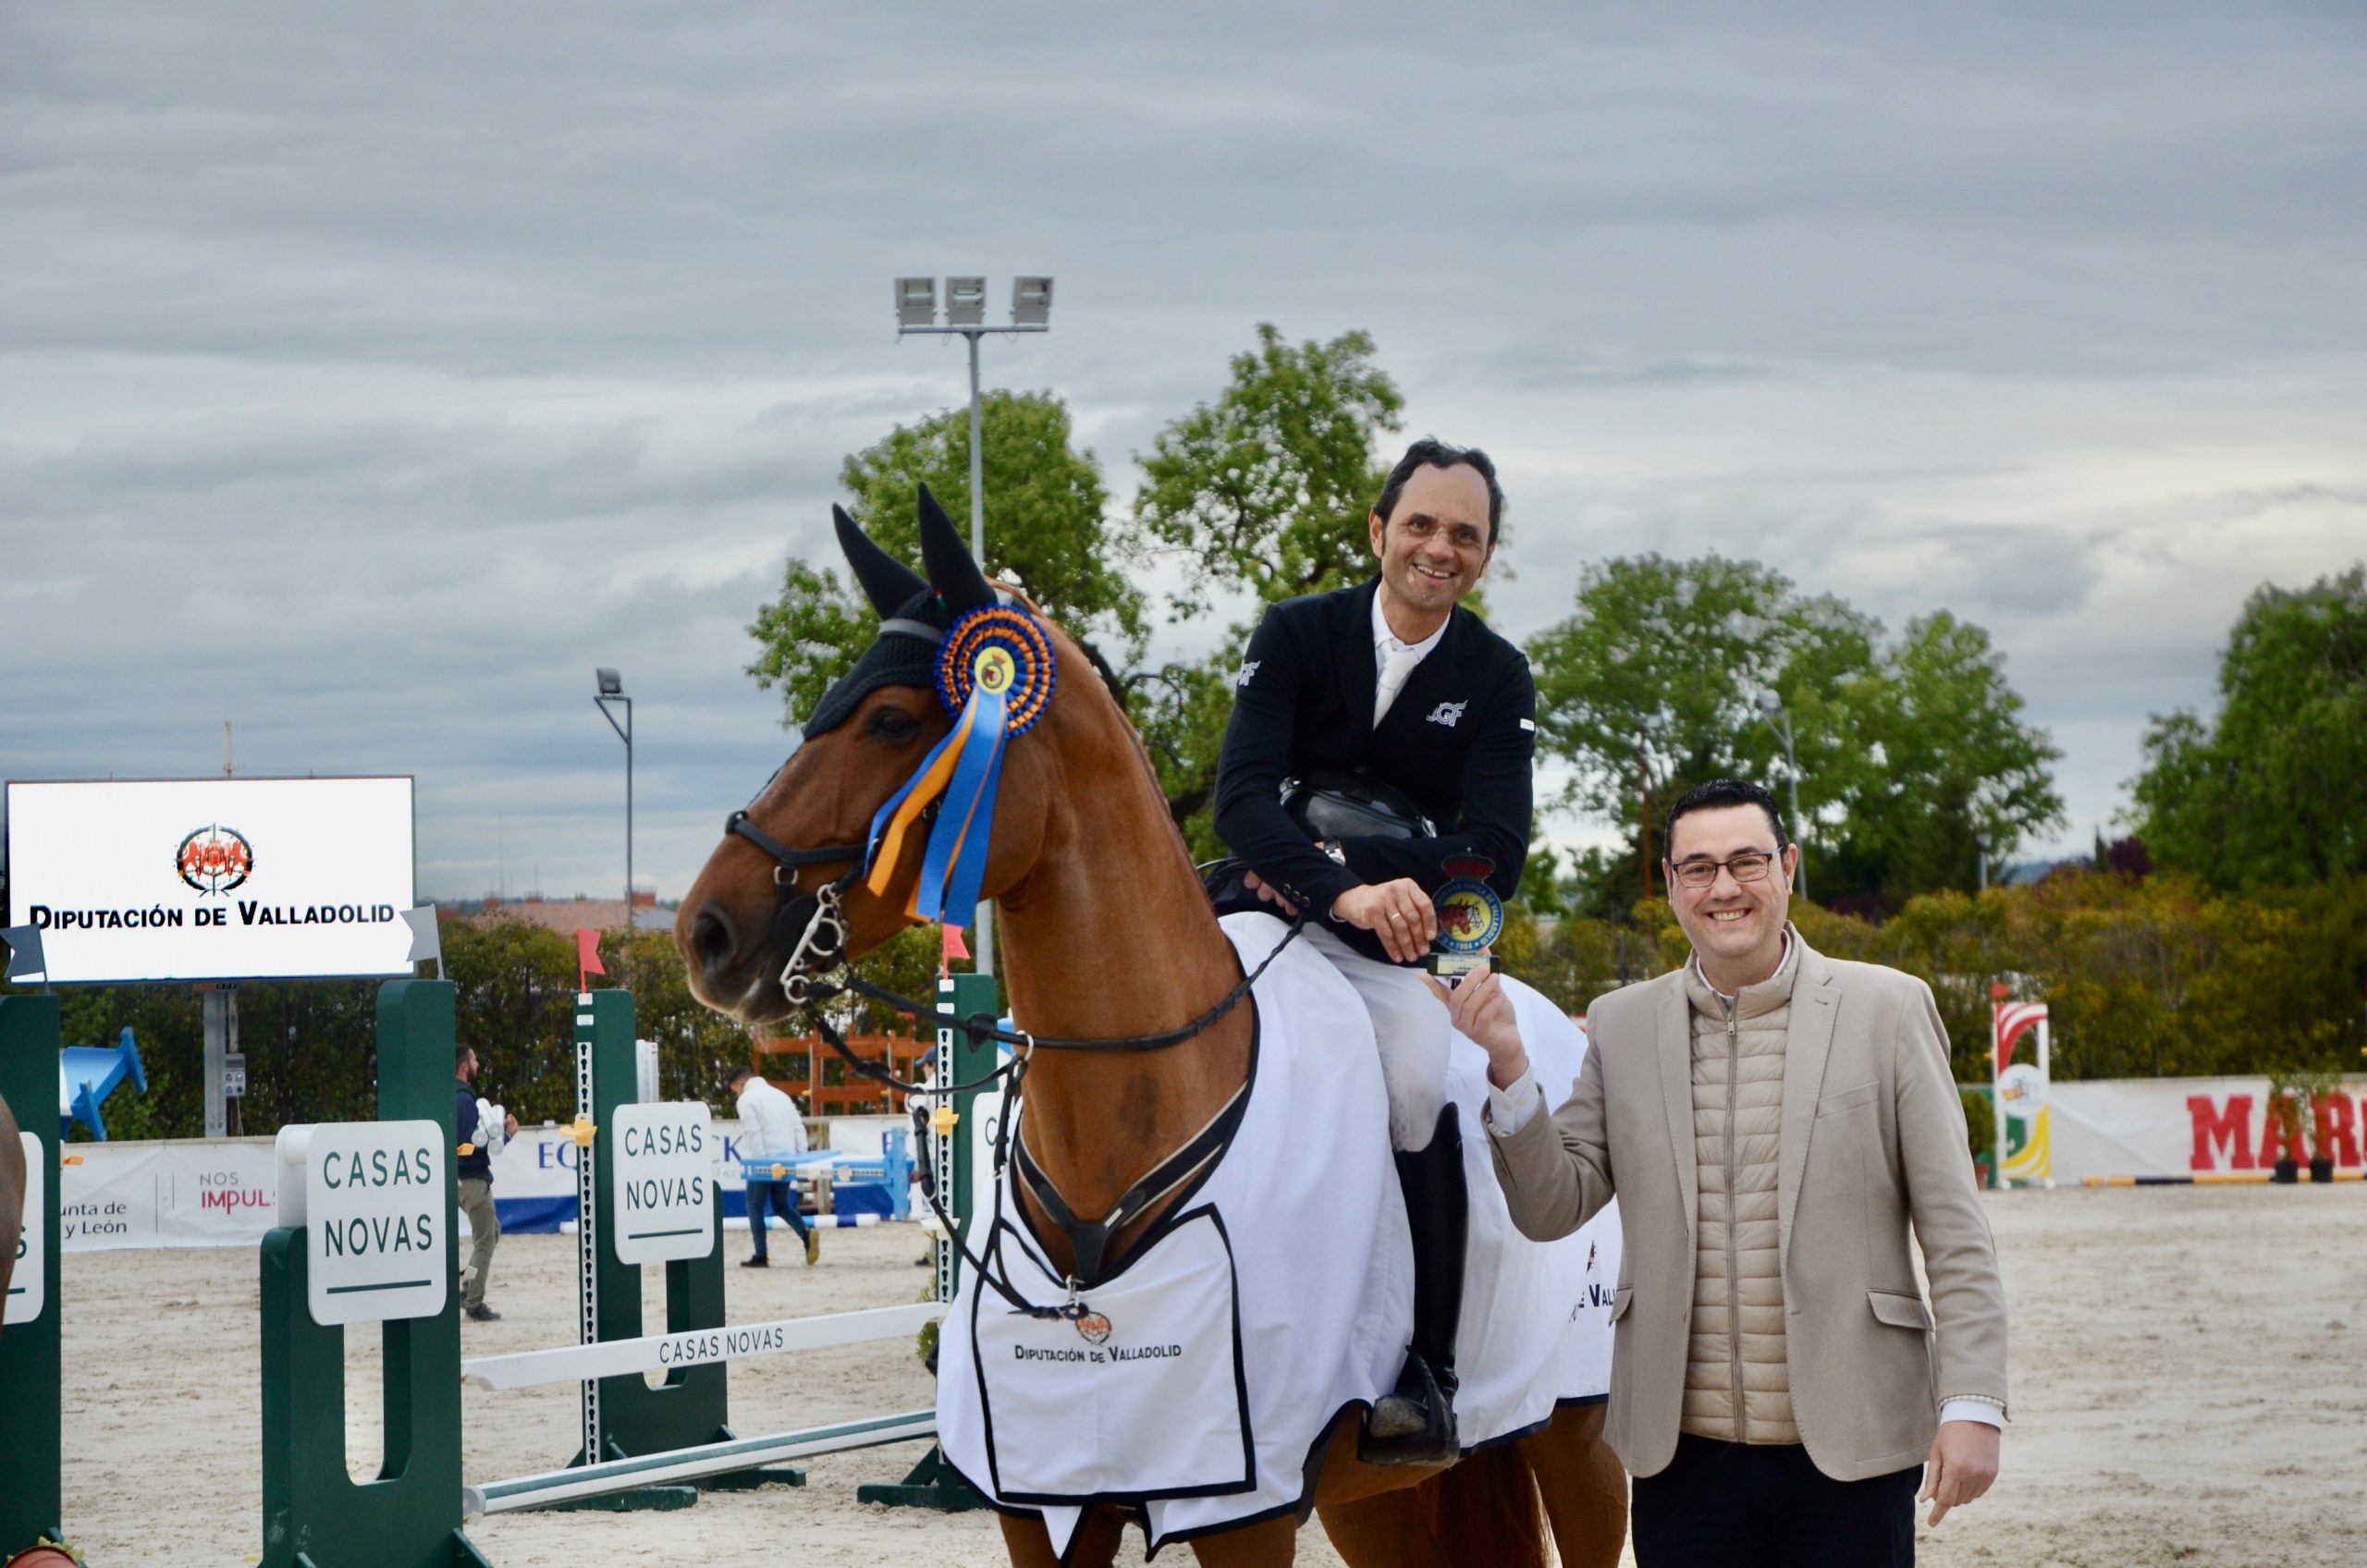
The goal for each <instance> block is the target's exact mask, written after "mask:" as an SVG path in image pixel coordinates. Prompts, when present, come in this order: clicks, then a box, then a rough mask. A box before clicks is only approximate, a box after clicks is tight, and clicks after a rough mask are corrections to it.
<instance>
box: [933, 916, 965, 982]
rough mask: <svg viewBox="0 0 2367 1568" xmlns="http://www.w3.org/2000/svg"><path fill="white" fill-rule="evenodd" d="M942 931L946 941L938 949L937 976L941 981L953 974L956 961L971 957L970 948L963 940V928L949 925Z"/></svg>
mask: <svg viewBox="0 0 2367 1568" xmlns="http://www.w3.org/2000/svg"><path fill="white" fill-rule="evenodd" d="M942 929H943V931H944V932H945V939H944V942H943V943H942V944H941V945H940V946H939V948H938V960H937V975H938V979H940V980H942V979H943V978H945V976H947V975H949V974H952V973H953V961H954V960H955V959H957V958H968V957H969V956H970V949H969V948H968V947H967V946H966V945H964V944H963V940H962V927H960V926H959V925H948V926H944V927H942Z"/></svg>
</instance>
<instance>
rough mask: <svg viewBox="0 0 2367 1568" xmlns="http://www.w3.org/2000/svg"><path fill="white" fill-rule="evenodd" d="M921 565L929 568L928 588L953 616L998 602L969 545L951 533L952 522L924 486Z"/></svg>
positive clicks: (922, 491) (922, 490)
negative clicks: (973, 558)
mask: <svg viewBox="0 0 2367 1568" xmlns="http://www.w3.org/2000/svg"><path fill="white" fill-rule="evenodd" d="M921 564H922V565H923V566H926V567H927V568H928V582H929V586H930V587H932V588H934V589H936V590H937V593H938V597H939V598H941V599H943V600H944V601H945V607H946V609H947V610H949V611H950V612H951V613H952V614H954V615H957V616H961V615H967V614H968V613H969V612H970V611H972V610H975V609H983V608H985V607H986V606H988V605H992V604H999V603H1000V602H1001V601H1000V600H999V599H997V598H996V597H995V591H994V588H993V586H992V585H991V584H990V583H988V582H987V574H986V573H985V572H982V571H980V570H978V563H977V562H976V561H975V560H972V559H971V558H970V546H968V545H964V544H963V543H962V535H961V534H959V533H955V532H954V529H953V520H952V519H951V518H949V517H947V516H946V515H945V508H943V507H940V506H938V504H937V497H936V496H932V495H930V494H929V488H928V486H927V485H926V484H924V485H922V486H921Z"/></svg>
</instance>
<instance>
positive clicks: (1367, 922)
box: [1331, 876, 1439, 963]
mask: <svg viewBox="0 0 2367 1568" xmlns="http://www.w3.org/2000/svg"><path fill="white" fill-rule="evenodd" d="M1331 918H1332V919H1334V920H1338V921H1342V922H1344V923H1345V924H1347V925H1354V926H1357V927H1359V928H1361V929H1363V930H1366V931H1369V932H1371V933H1372V934H1373V935H1374V936H1376V937H1380V945H1381V947H1382V949H1384V950H1386V951H1387V952H1388V954H1389V956H1390V958H1391V959H1392V960H1394V961H1395V962H1399V963H1411V962H1414V961H1415V960H1416V959H1417V958H1420V957H1421V956H1422V955H1423V954H1424V953H1426V952H1429V950H1430V943H1431V941H1432V940H1433V939H1434V938H1436V937H1437V936H1438V934H1439V912H1438V911H1437V910H1435V909H1433V908H1431V907H1430V896H1429V894H1428V893H1425V892H1424V891H1422V885H1421V884H1420V883H1419V882H1417V881H1415V880H1414V879H1413V878H1412V877H1410V876H1401V877H1399V878H1398V879H1397V880H1396V881H1394V882H1378V883H1372V884H1369V885H1367V886H1365V887H1362V888H1349V889H1348V890H1347V891H1346V892H1344V893H1343V894H1341V895H1340V896H1339V897H1338V898H1336V899H1334V900H1331Z"/></svg>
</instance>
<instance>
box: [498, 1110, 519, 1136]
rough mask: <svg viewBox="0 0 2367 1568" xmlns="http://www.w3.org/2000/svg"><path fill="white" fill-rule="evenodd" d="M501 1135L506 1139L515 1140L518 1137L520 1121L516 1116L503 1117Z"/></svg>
mask: <svg viewBox="0 0 2367 1568" xmlns="http://www.w3.org/2000/svg"><path fill="white" fill-rule="evenodd" d="M501 1135H502V1136H503V1137H505V1138H514V1137H516V1136H517V1135H518V1119H517V1118H516V1117H515V1116H509V1115H504V1116H503V1117H502V1119H501Z"/></svg>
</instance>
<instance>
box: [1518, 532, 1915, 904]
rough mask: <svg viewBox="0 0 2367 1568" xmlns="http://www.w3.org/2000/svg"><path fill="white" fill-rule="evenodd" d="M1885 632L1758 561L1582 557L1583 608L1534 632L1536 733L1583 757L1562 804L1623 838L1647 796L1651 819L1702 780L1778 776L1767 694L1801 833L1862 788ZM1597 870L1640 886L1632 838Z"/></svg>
mask: <svg viewBox="0 0 2367 1568" xmlns="http://www.w3.org/2000/svg"><path fill="white" fill-rule="evenodd" d="M1880 631H1881V628H1880V627H1879V625H1878V624H1877V623H1875V622H1873V621H1872V620H1870V619H1867V618H1866V617H1863V616H1860V615H1858V613H1857V612H1856V611H1854V610H1852V609H1850V608H1849V607H1848V606H1846V605H1845V604H1843V603H1841V602H1840V601H1839V600H1835V599H1829V598H1819V599H1802V598H1801V597H1799V596H1798V595H1797V594H1796V593H1795V592H1794V591H1793V587H1792V583H1791V582H1790V580H1789V579H1787V578H1785V577H1784V575H1783V574H1782V573H1780V572H1776V571H1773V570H1770V569H1768V568H1766V567H1763V566H1761V565H1760V564H1759V563H1758V562H1756V561H1730V560H1727V559H1726V558H1724V557H1721V556H1717V555H1711V556H1705V557H1700V558H1699V559H1697V560H1670V559H1668V558H1667V557H1662V556H1659V555H1646V556H1634V557H1620V558H1615V559H1612V560H1606V561H1600V562H1597V563H1595V564H1593V565H1591V566H1588V568H1587V569H1586V570H1585V572H1584V573H1583V574H1582V575H1581V577H1580V579H1579V582H1578V589H1577V602H1576V612H1575V613H1574V614H1572V615H1571V616H1570V617H1569V618H1568V619H1564V620H1563V621H1561V622H1559V623H1558V624H1556V625H1553V626H1551V627H1548V628H1547V629H1546V630H1545V631H1541V632H1539V633H1538V634H1537V635H1536V636H1535V637H1532V638H1530V639H1529V642H1528V657H1529V664H1530V667H1531V668H1533V669H1534V670H1535V671H1536V673H1537V686H1538V704H1537V705H1538V714H1539V722H1538V741H1539V745H1540V746H1541V747H1542V748H1543V749H1544V750H1546V751H1547V752H1549V753H1552V754H1555V755H1558V756H1560V757H1562V758H1563V759H1564V760H1565V761H1567V762H1569V763H1571V764H1572V765H1573V766H1574V767H1575V768H1576V778H1574V780H1573V782H1572V784H1571V786H1570V787H1569V790H1568V791H1567V793H1566V794H1565V796H1564V800H1563V802H1562V803H1563V804H1565V805H1568V806H1573V807H1576V808H1577V809H1580V810H1583V811H1586V812H1589V813H1591V814H1593V815H1599V816H1602V817H1607V818H1609V819H1610V820H1611V821H1613V822H1614V823H1618V824H1620V825H1622V826H1623V827H1625V828H1626V829H1627V830H1628V831H1629V832H1630V834H1631V836H1632V835H1633V834H1634V833H1635V830H1636V824H1637V817H1638V815H1639V810H1640V809H1641V808H1642V807H1643V806H1644V804H1645V803H1646V802H1649V804H1650V814H1651V815H1652V816H1653V817H1654V818H1658V817H1659V816H1661V815H1664V814H1665V813H1666V811H1667V809H1668V806H1669V804H1670V803H1671V802H1673V801H1674V799H1675V798H1676V796H1677V795H1679V794H1680V793H1682V792H1683V791H1684V790H1686V788H1687V787H1689V786H1691V785H1694V784H1698V783H1700V782H1702V781H1703V780H1705V779H1710V778H1720V777H1724V776H1742V777H1748V778H1764V779H1770V780H1772V779H1774V778H1777V777H1778V775H1777V773H1776V768H1775V766H1774V764H1773V762H1772V759H1773V756H1774V753H1775V749H1776V742H1775V741H1774V738H1773V736H1772V732H1771V731H1769V730H1768V729H1767V727H1766V726H1765V725H1764V724H1763V723H1762V722H1761V720H1760V709H1759V705H1758V699H1759V696H1760V693H1761V692H1780V693H1781V694H1782V695H1783V698H1784V703H1785V705H1786V707H1787V708H1788V709H1789V711H1790V717H1791V721H1792V725H1793V729H1794V735H1795V740H1796V741H1797V746H1798V749H1799V752H1800V753H1801V756H1800V761H1801V769H1802V773H1803V774H1804V776H1805V777H1804V778H1803V780H1802V789H1801V790H1800V810H1801V813H1802V815H1804V816H1806V817H1808V818H1809V823H1807V824H1803V825H1800V826H1799V827H1796V828H1795V831H1796V832H1799V831H1804V830H1805V829H1806V828H1808V827H1812V826H1813V824H1814V823H1815V822H1816V821H1817V820H1818V819H1819V817H1820V816H1821V815H1822V814H1823V813H1824V812H1825V810H1826V809H1827V808H1828V807H1830V806H1832V805H1834V804H1835V803H1836V802H1846V800H1847V798H1848V797H1849V795H1850V793H1851V792H1852V791H1853V790H1858V789H1861V788H1863V787H1864V782H1865V778H1866V776H1867V774H1868V772H1869V771H1870V767H1869V764H1868V762H1867V760H1866V751H1867V748H1866V745H1865V742H1864V739H1863V737H1864V733H1865V730H1866V729H1867V726H1868V722H1869V720H1868V718H1867V717H1866V710H1868V709H1869V708H1870V706H1871V700H1870V692H1871V690H1872V689H1873V688H1874V687H1875V686H1877V685H1878V684H1879V681H1878V675H1877V671H1876V669H1875V666H1874V656H1873V643H1874V639H1875V637H1876V636H1877V635H1878V634H1879V632H1880ZM1634 842H1635V840H1634V839H1633V837H1631V845H1633V843H1634ZM1658 849H1659V846H1655V850H1656V852H1657V850H1658ZM1603 869H1604V870H1605V871H1607V872H1609V873H1610V876H1611V880H1612V882H1613V885H1614V886H1624V887H1625V888H1638V887H1639V882H1638V879H1637V876H1636V864H1635V858H1634V851H1633V849H1632V848H1631V852H1630V854H1629V855H1628V857H1627V859H1626V866H1625V875H1624V877H1623V876H1622V875H1621V874H1620V873H1619V872H1618V871H1617V870H1616V869H1615V868H1613V867H1610V866H1605V867H1604V868H1603Z"/></svg>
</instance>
